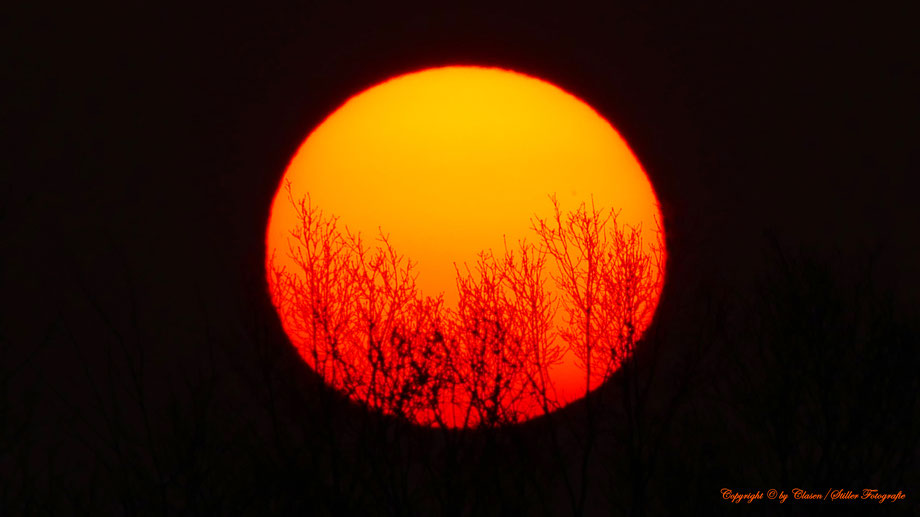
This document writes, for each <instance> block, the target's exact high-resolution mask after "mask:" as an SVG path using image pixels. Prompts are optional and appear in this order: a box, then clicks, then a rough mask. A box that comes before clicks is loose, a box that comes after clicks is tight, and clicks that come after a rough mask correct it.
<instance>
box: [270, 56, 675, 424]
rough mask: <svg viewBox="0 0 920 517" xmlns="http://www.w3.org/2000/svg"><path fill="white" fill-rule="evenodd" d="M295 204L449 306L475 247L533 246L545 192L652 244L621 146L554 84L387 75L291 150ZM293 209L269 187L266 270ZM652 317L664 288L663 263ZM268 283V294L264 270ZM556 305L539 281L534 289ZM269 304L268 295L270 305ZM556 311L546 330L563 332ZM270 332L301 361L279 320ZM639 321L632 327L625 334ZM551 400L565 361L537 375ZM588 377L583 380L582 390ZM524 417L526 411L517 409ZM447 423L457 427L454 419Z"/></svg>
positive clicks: (652, 212)
mask: <svg viewBox="0 0 920 517" xmlns="http://www.w3.org/2000/svg"><path fill="white" fill-rule="evenodd" d="M287 182H290V183H289V184H290V187H291V193H292V195H293V197H294V198H295V199H301V198H303V197H304V196H307V195H309V197H310V201H311V203H312V204H313V205H314V206H316V207H318V208H320V209H321V210H322V211H323V212H324V213H325V214H330V215H334V216H336V217H338V218H339V219H338V224H339V227H340V228H344V227H347V229H348V230H349V231H350V232H360V234H361V236H362V238H363V239H364V241H365V242H366V243H368V244H369V245H376V244H375V243H376V241H375V240H374V239H375V238H376V237H377V236H378V234H379V232H380V231H382V232H383V233H384V234H386V235H388V236H389V244H390V245H391V246H392V247H393V249H395V250H396V251H397V252H398V253H399V254H401V255H404V256H405V257H407V258H408V259H409V260H411V261H412V262H414V263H416V264H417V267H416V269H415V271H416V273H417V275H418V276H417V281H416V283H417V286H418V288H419V289H420V290H421V291H422V292H423V293H424V294H426V295H430V296H437V295H438V294H442V293H443V299H444V306H445V307H447V308H452V307H455V306H456V305H457V303H458V292H457V270H456V269H455V264H456V265H458V266H460V268H461V269H463V264H464V263H466V264H469V265H470V267H471V268H472V266H473V265H474V264H475V263H476V261H477V256H478V254H479V253H480V251H482V250H489V249H491V250H493V251H494V252H495V254H496V255H498V254H501V253H502V252H503V250H504V249H505V242H507V243H508V245H509V247H516V245H517V243H518V241H519V240H521V239H526V240H527V242H531V243H538V241H539V239H538V237H537V236H536V235H535V234H534V232H533V229H532V226H533V221H534V218H542V219H552V217H553V205H552V203H551V201H550V199H549V196H550V195H555V196H556V197H557V199H558V202H559V205H560V207H561V208H562V209H563V211H573V210H575V209H577V208H578V207H579V205H581V204H582V203H587V204H588V206H590V205H591V202H592V200H593V203H594V205H595V206H596V207H598V208H604V209H608V208H613V209H616V210H617V211H619V215H618V218H617V221H618V222H619V223H621V224H627V225H632V226H638V225H641V236H642V240H643V243H644V246H646V248H647V249H649V250H650V249H651V247H652V246H654V245H655V244H657V243H659V237H660V235H659V234H658V230H657V228H658V227H659V226H658V222H659V221H660V220H661V216H660V212H659V208H658V202H657V199H656V197H655V194H654V192H653V189H652V186H651V184H650V182H649V179H648V177H647V176H646V174H645V172H644V171H643V169H642V167H641V165H640V164H639V162H638V161H637V159H636V158H635V156H634V155H633V154H632V152H631V151H630V150H629V148H628V147H627V145H626V143H625V142H624V141H623V139H622V138H621V137H620V136H619V134H618V133H617V132H616V130H614V128H613V127H612V126H611V125H610V123H608V122H607V121H606V120H605V119H604V118H602V117H601V116H600V115H598V114H597V113H596V112H595V111H594V110H593V109H592V108H591V107H590V106H588V105H587V104H585V103H584V102H582V101H580V100H579V99H577V98H576V97H574V96H572V95H570V94H568V93H566V92H565V91H563V90H561V89H559V88H558V87H556V86H554V85H552V84H549V83H547V82H545V81H542V80H539V79H535V78H533V77H529V76H525V75H521V74H518V73H514V72H510V71H507V70H500V69H494V68H478V67H459V66H458V67H445V68H436V69H428V70H424V71H421V72H417V73H411V74H407V75H403V76H400V77H396V78H394V79H391V80H389V81H386V82H384V83H381V84H379V85H377V86H374V87H372V88H369V89H367V90H365V91H364V92H362V93H360V94H358V95H355V96H354V97H351V98H350V99H348V101H347V102H345V104H343V105H342V106H341V107H340V108H339V109H337V110H336V111H335V112H334V113H332V114H331V115H330V116H329V117H328V118H327V119H326V120H325V121H323V123H322V124H320V125H319V126H318V127H317V128H316V129H315V130H314V131H313V132H312V133H311V134H310V135H309V136H308V138H307V139H306V140H305V141H304V143H303V144H302V145H301V147H300V149H299V150H298V151H297V153H296V155H295V156H294V158H293V159H292V160H291V162H290V164H289V166H288V168H287V170H286V172H285V174H284V178H283V180H282V183H281V185H282V186H283V185H285V184H286V183H287ZM296 225H297V213H296V211H295V207H294V206H293V205H292V204H291V203H290V200H289V198H288V197H287V194H286V193H285V191H284V189H283V188H280V187H279V190H278V194H276V196H275V199H274V202H273V204H272V208H271V217H270V221H269V224H268V230H267V235H266V247H267V254H266V266H267V267H269V268H270V267H271V264H270V262H269V261H270V260H271V257H272V254H273V252H274V254H275V265H276V266H278V265H280V266H284V267H286V268H288V270H289V271H293V270H296V264H295V263H294V262H293V260H292V259H291V258H290V257H289V256H287V252H288V250H289V241H290V232H291V230H292V229H294V228H295V227H296ZM655 267H656V271H657V273H658V276H657V278H658V281H657V286H656V291H655V293H654V300H652V305H653V306H652V311H651V312H652V313H653V312H654V310H653V309H654V305H655V304H657V300H658V295H659V294H660V291H661V287H662V285H663V276H662V275H661V273H662V272H663V268H664V263H663V262H661V263H659V264H656V265H655ZM268 281H269V288H270V290H271V292H272V293H276V290H277V286H276V285H275V283H274V282H275V280H274V278H273V276H272V274H271V272H270V271H269V274H268ZM547 286H548V288H549V289H550V290H551V291H555V294H556V295H557V296H562V294H561V293H559V292H558V289H557V287H555V285H554V283H553V282H552V281H549V282H548V283H547ZM276 305H277V300H276ZM563 313H564V311H562V310H560V311H559V314H557V317H556V322H557V323H558V324H559V325H562V324H564V318H563V315H564V314H563ZM279 314H282V324H283V325H284V327H285V330H286V331H287V332H288V335H289V336H291V340H292V342H293V344H294V345H295V346H297V347H298V348H299V349H300V350H301V355H302V356H303V357H304V359H305V360H306V361H307V363H308V364H310V365H311V366H315V365H313V363H312V360H311V357H310V356H309V354H307V353H305V352H304V350H303V349H302V348H301V344H300V343H299V342H298V338H297V337H296V336H295V335H294V334H295V333H293V332H292V331H291V325H292V322H291V321H289V319H288V317H286V316H284V315H283V313H281V312H280V311H279ZM650 320H651V316H649V317H647V318H645V319H644V321H642V322H641V325H640V328H639V329H638V333H639V334H641V332H642V331H643V330H644V329H645V327H647V325H648V324H649V323H650ZM550 377H551V379H552V380H553V382H554V384H555V389H556V396H557V401H558V402H559V403H560V404H565V403H568V402H571V401H573V400H575V399H577V398H579V397H581V396H583V395H584V394H585V388H586V386H585V383H586V381H585V375H584V373H583V372H582V370H581V368H580V367H579V365H578V363H577V361H576V359H575V357H574V353H573V352H571V351H569V352H566V354H565V356H564V357H563V360H562V362H561V363H560V364H557V365H555V366H553V367H552V368H551V369H550ZM599 382H600V381H597V380H591V381H590V387H592V388H593V387H594V386H596V385H597V384H598V383H599ZM525 412H526V413H527V414H526V415H525V416H526V417H532V416H536V415H537V414H539V412H538V411H536V410H534V409H529V410H525ZM448 425H458V424H457V422H456V421H454V422H448Z"/></svg>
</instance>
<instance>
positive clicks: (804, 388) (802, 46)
mask: <svg viewBox="0 0 920 517" xmlns="http://www.w3.org/2000/svg"><path fill="white" fill-rule="evenodd" d="M547 4H548V3H547ZM665 4H666V3H664V2H652V3H651V4H648V3H642V4H641V5H640V3H639V2H611V3H609V5H605V6H603V7H599V6H597V7H590V8H589V7H574V6H566V5H564V4H563V3H556V4H553V5H542V4H541V5H536V4H534V3H531V2H517V3H506V4H502V5H499V4H492V5H487V6H482V7H475V6H472V5H465V4H464V5H463V6H461V4H456V5H452V4H451V5H448V4H444V3H439V2H428V3H425V4H416V5H404V6H398V5H397V4H395V3H389V2H387V3H383V2H381V3H377V4H375V5H357V4H351V3H348V2H323V3H316V5H309V3H308V2H304V3H291V4H290V5H282V4H277V5H273V6H270V7H267V6H262V5H257V4H252V5H249V6H242V5H239V6H236V5H224V6H219V7H218V6H215V7H201V6H184V7H182V8H174V9H172V8H167V7H165V6H160V5H155V6H154V5H147V6H140V5H136V6H128V5H117V6H116V5H112V6H101V5H98V6H93V7H86V6H82V5H74V6H68V7H51V6H45V7H40V6H18V7H14V8H13V9H12V11H11V12H10V10H9V8H7V11H8V12H7V13H6V16H4V20H3V21H2V22H0V23H2V30H0V34H2V36H0V38H2V42H3V49H4V51H3V55H4V59H3V62H4V65H3V72H4V74H3V75H4V80H3V83H4V86H5V88H4V89H5V90H7V91H6V93H5V94H4V95H3V101H2V102H0V106H2V113H3V141H4V143H5V146H4V147H5V152H4V160H3V171H2V179H0V236H2V237H0V246H2V252H0V253H2V255H0V256H2V262H0V266H2V267H0V286H2V294H3V305H2V307H3V311H2V313H0V515H20V514H21V515H31V514H37V515H45V514H64V515H82V514H86V515H288V514H293V515H313V514H316V515H376V514H382V515H493V514H494V515H675V514H689V515H721V514H738V513H741V512H743V513H744V514H749V513H750V514H764V515H766V514H770V515H773V514H776V513H783V512H785V513H788V514H791V515H806V514H813V513H819V512H826V513H827V514H828V515H837V514H849V513H851V512H856V513H859V512H862V511H866V510H867V508H866V505H874V506H878V507H880V508H874V509H875V510H879V511H882V512H885V511H887V512H890V513H891V514H896V515H908V514H911V513H912V512H914V511H916V510H917V508H918V505H917V498H918V497H920V490H918V487H920V447H918V444H920V397H918V392H920V384H918V379H917V377H918V376H917V371H920V352H918V349H917V346H918V344H920V339H918V337H920V326H918V322H920V317H918V311H917V306H918V305H917V304H918V302H920V297H918V295H917V286H918V285H920V266H918V264H920V234H918V230H917V229H916V225H917V221H920V214H918V209H917V204H916V198H917V188H918V186H920V182H918V176H917V172H918V171H917V167H918V154H917V150H916V137H917V135H916V124H917V120H918V117H917V115H918V110H917V99H916V92H917V82H916V55H917V45H916V34H915V32H916V31H915V30H914V27H913V26H912V23H911V20H912V18H910V17H909V16H908V15H907V12H906V10H899V9H891V10H886V9H882V8H881V7H878V8H871V9H870V8H868V7H865V8H851V7H843V6H842V4H838V5H836V6H829V7H826V8H825V7H818V6H817V5H813V6H810V7H806V6H803V5H790V6H781V5H778V4H777V5H772V4H771V5H770V6H769V7H766V6H760V7H743V6H739V5H736V3H735V2H708V3H707V4H706V5H698V4H697V3H686V4H684V5H681V6H666V5H665ZM448 64H478V65H487V66H497V67H502V68H508V69H513V70H516V71H520V72H523V73H526V74H529V75H533V76H536V77H540V78H542V79H545V80H547V81H550V82H552V83H554V84H556V85H558V86H560V87H562V88H564V89H566V90H568V91H570V92H572V93H574V94H575V95H577V96H578V97H580V98H581V99H583V100H585V101H586V102H588V103H589V104H590V105H592V106H593V107H594V108H595V109H597V111H598V112H600V113H601V114H602V115H604V116H605V117H606V118H607V119H608V120H609V121H611V123H612V124H613V125H614V126H615V127H616V128H617V129H618V131H619V132H620V133H621V134H622V135H623V137H624V138H625V140H626V141H627V142H628V143H629V145H630V146H631V148H632V149H633V151H634V152H635V154H636V156H637V157H638V159H639V160H640V162H641V163H642V164H643V166H644V167H645V169H646V171H647V172H648V174H649V177H650V179H651V181H652V183H653V185H654V187H655V190H656V193H657V195H658V197H659V200H660V202H661V206H662V212H663V214H664V217H665V229H666V231H667V236H668V242H667V244H668V252H669V264H668V267H669V269H668V283H667V284H666V286H665V291H664V294H663V298H662V304H661V307H660V309H659V313H658V315H657V316H656V321H655V323H654V325H653V332H651V334H653V335H654V336H655V337H654V338H650V341H654V346H652V344H651V343H649V344H647V346H646V347H645V348H644V349H643V350H640V352H639V353H638V354H637V355H636V357H635V358H634V363H635V369H634V371H635V372H637V377H636V378H637V379H638V381H637V383H638V384H636V386H637V387H638V389H639V392H640V393H642V396H640V397H639V399H637V400H638V403H637V402H636V401H633V402H632V403H630V404H625V403H624V402H623V401H624V400H626V397H624V396H623V395H622V393H623V390H625V389H626V388H625V386H627V384H628V383H627V382H625V381H623V382H621V379H619V378H614V379H611V381H610V382H609V383H608V384H607V385H605V386H604V387H603V388H602V389H600V390H598V393H597V395H596V400H595V401H594V402H593V403H592V404H590V405H589V406H587V407H588V409H586V406H585V405H584V404H576V405H574V406H573V407H569V408H567V409H566V410H564V411H562V412H560V413H559V414H556V415H554V416H553V417H552V418H544V419H539V420H537V421H533V422H529V423H527V424H524V425H520V426H514V427H512V428H507V429H498V430H489V431H476V430H467V431H463V432H453V433H448V432H443V431H441V430H430V429H418V428H413V427H412V426H409V425H407V424H405V423H402V422H394V421H392V420H390V419H386V418H378V417H377V416H375V415H371V414H368V413H367V412H366V411H364V410H363V409H361V408H359V407H357V406H355V405H351V404H349V403H347V402H346V401H345V399H343V398H339V397H338V396H337V395H336V394H335V393H333V392H331V391H329V390H327V389H324V388H323V386H322V383H321V382H320V381H319V380H318V378H317V377H316V376H315V375H314V374H313V373H312V372H310V370H309V369H308V368H307V367H306V365H305V364H304V363H303V362H302V361H301V360H300V358H299V357H298V356H297V354H296V352H295V351H294V350H293V349H292V348H291V346H290V344H289V343H288V342H287V340H286V337H285V335H284V333H283V331H282V329H281V326H280V323H279V322H278V319H277V317H276V315H275V313H274V310H273V308H272V306H271V303H270V300H269V297H268V294H267V292H266V287H265V284H264V271H263V260H264V231H265V226H266V224H267V217H268V210H269V206H270V203H271V200H272V196H273V195H274V192H275V189H276V188H277V186H278V182H279V180H280V178H281V174H282V173H283V171H284V168H285V166H286V165H287V163H288V161H289V159H290V158H291V156H292V154H293V152H294V151H295V150H296V149H297V147H298V146H299V144H300V143H301V141H302V140H303V139H304V138H305V136H306V135H307V134H308V133H309V131H310V130H311V129H312V128H313V127H315V126H316V125H317V124H318V123H319V122H321V121H322V120H323V118H324V117H325V116H326V115H327V114H329V113H330V112H331V111H332V110H334V109H335V108H336V107H337V106H339V105H340V104H341V103H342V102H343V101H344V100H345V99H347V98H348V97H350V96H351V95H354V94H355V93H358V92H360V91H362V90H363V89H365V88H367V87H369V86H371V85H374V84H376V83H378V82H380V81H382V80H384V79H387V78H389V77H392V76H395V75H399V74H401V73H405V72H410V71H415V70H420V69H423V68H427V67H433V66H441V65H448ZM592 407H593V408H594V409H595V410H596V411H599V414H601V413H602V414H603V415H604V417H603V418H602V419H601V420H599V421H598V422H600V423H597V422H592V421H591V419H590V418H587V419H586V415H587V414H588V413H590V412H591V409H590V408H592ZM598 408H600V409H598ZM589 422H591V423H590V424H589ZM592 426H594V427H592ZM583 460H584V461H583ZM723 488H730V489H731V490H732V491H734V492H737V493H748V492H754V493H756V492H757V491H758V490H759V491H762V492H764V493H766V492H767V491H768V490H769V489H770V488H775V489H777V490H785V491H786V493H791V491H792V490H793V489H795V488H802V489H806V490H808V491H809V492H816V493H819V494H821V495H824V494H825V493H826V492H827V491H828V489H834V490H836V489H844V490H852V491H853V492H856V493H860V494H861V493H862V490H863V489H866V488H869V489H877V490H878V491H879V492H883V493H897V492H898V491H902V492H903V493H904V494H905V495H906V498H905V499H902V500H899V501H894V502H887V503H883V504H879V503H877V502H871V500H870V501H864V500H857V501H846V502H842V501H839V500H837V501H831V500H827V501H807V502H806V501H795V500H792V499H791V498H790V500H788V501H786V502H785V503H783V504H780V503H778V502H777V501H770V500H767V499H763V500H759V501H755V502H753V503H751V504H745V503H741V504H740V505H736V504H732V503H731V502H730V501H727V500H725V499H723V495H722V490H723ZM739 506H741V507H739Z"/></svg>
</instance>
